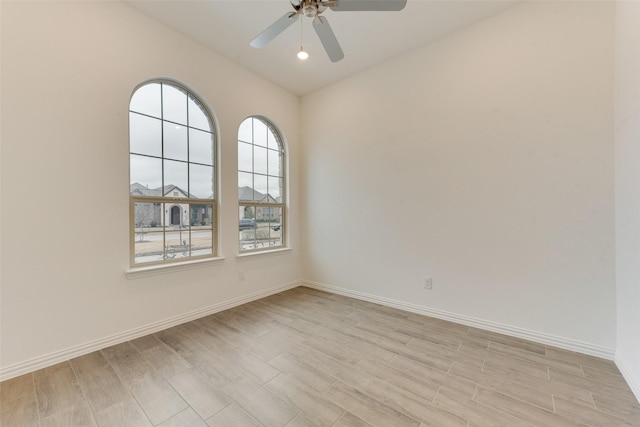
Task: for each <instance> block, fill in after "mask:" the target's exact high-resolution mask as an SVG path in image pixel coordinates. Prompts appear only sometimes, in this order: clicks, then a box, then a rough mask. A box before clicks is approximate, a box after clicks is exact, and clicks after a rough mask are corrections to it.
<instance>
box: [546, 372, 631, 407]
mask: <svg viewBox="0 0 640 427" xmlns="http://www.w3.org/2000/svg"><path fill="white" fill-rule="evenodd" d="M549 375H550V377H551V380H553V381H556V382H560V383H564V384H569V385H572V386H574V387H578V388H582V389H584V390H588V391H590V392H591V393H594V394H604V395H615V396H617V397H618V398H619V399H624V400H630V401H632V402H634V401H636V400H635V397H634V396H633V393H631V390H629V389H627V390H624V389H621V388H620V387H614V386H610V385H608V384H602V383H600V382H599V381H597V380H594V379H592V378H584V377H581V376H577V375H572V374H569V373H567V372H564V371H560V370H557V369H553V368H549Z"/></svg>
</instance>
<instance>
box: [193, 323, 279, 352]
mask: <svg viewBox="0 0 640 427" xmlns="http://www.w3.org/2000/svg"><path fill="white" fill-rule="evenodd" d="M195 323H197V324H198V325H199V326H202V329H203V331H204V332H205V334H206V335H208V337H207V336H200V339H202V342H203V345H205V346H207V347H208V348H210V349H212V350H214V351H229V350H234V349H235V350H242V351H243V352H249V353H252V354H254V355H255V356H257V357H258V358H260V359H261V360H263V361H268V360H270V359H272V358H274V357H275V356H277V355H278V354H279V353H280V351H279V350H278V349H275V348H273V347H272V346H269V345H265V344H264V343H262V342H261V341H259V340H257V339H256V338H257V337H260V336H262V335H265V334H266V333H268V332H269V331H266V332H265V333H263V334H260V335H258V336H252V335H249V334H247V333H245V332H243V331H242V330H240V329H236V328H234V327H231V326H229V325H227V324H226V323H224V322H223V321H221V320H219V319H217V318H214V317H211V316H210V317H207V318H205V319H200V320H198V321H196V322H195ZM270 329H271V328H269V330H270Z"/></svg>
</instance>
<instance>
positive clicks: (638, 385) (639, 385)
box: [616, 355, 640, 402]
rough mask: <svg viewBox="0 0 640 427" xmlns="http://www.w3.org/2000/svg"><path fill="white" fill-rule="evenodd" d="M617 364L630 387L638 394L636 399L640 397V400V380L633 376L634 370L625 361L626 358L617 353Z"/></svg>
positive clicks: (639, 399)
mask: <svg viewBox="0 0 640 427" xmlns="http://www.w3.org/2000/svg"><path fill="white" fill-rule="evenodd" d="M616 365H617V366H618V369H619V370H620V373H621V374H622V376H623V377H624V379H625V380H626V381H627V384H628V385H629V388H630V389H631V391H632V392H633V394H634V395H635V396H636V399H638V402H640V382H639V381H638V380H637V379H635V378H634V377H633V375H632V374H631V372H632V370H631V369H630V368H629V367H628V365H627V363H626V362H624V360H623V359H622V358H621V357H619V356H618V355H616Z"/></svg>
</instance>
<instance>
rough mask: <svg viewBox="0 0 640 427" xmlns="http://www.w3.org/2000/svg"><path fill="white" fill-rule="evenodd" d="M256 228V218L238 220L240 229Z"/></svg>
mask: <svg viewBox="0 0 640 427" xmlns="http://www.w3.org/2000/svg"><path fill="white" fill-rule="evenodd" d="M250 228H256V220H255V219H253V218H245V219H241V220H240V230H248V229H250Z"/></svg>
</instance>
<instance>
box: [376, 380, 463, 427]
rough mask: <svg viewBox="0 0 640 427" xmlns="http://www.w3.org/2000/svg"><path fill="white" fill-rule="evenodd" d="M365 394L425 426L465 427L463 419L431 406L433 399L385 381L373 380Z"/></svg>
mask: <svg viewBox="0 0 640 427" xmlns="http://www.w3.org/2000/svg"><path fill="white" fill-rule="evenodd" d="M366 394H367V395H369V396H371V397H373V398H374V399H377V400H378V401H381V402H384V403H385V404H387V405H388V406H389V407H391V408H393V409H395V410H397V411H398V412H401V413H403V414H405V415H408V416H409V417H411V418H413V419H415V420H417V421H420V422H421V423H422V424H424V425H426V426H434V427H437V426H447V427H453V426H460V427H464V426H466V425H467V420H466V419H465V418H464V417H460V416H458V415H455V414H453V413H451V412H449V411H446V410H444V409H442V408H440V407H438V406H435V405H433V404H432V400H433V398H431V399H429V398H424V397H422V396H419V395H417V394H414V393H411V392H409V391H407V390H404V389H402V388H400V387H397V386H395V385H393V384H390V383H388V382H386V381H382V380H374V381H373V382H372V383H371V384H370V385H369V387H367V390H366ZM433 397H435V395H434V396H433Z"/></svg>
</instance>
